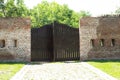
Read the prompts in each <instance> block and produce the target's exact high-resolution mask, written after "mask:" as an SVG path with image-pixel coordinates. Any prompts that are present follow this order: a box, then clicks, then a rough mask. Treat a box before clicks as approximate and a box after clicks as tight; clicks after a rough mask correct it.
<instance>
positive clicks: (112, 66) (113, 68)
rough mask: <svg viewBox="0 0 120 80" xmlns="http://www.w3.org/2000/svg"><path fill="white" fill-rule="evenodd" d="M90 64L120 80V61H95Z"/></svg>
mask: <svg viewBox="0 0 120 80" xmlns="http://www.w3.org/2000/svg"><path fill="white" fill-rule="evenodd" d="M88 63H89V64H91V65H93V66H95V67H97V68H99V69H101V70H102V71H104V72H106V73H108V74H109V75H111V76H113V77H115V78H117V79H118V80H120V60H95V61H88Z"/></svg>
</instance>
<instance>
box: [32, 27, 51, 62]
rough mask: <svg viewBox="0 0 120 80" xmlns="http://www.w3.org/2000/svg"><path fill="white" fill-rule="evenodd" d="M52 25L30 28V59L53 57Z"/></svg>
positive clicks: (43, 59) (44, 59) (47, 59)
mask: <svg viewBox="0 0 120 80" xmlns="http://www.w3.org/2000/svg"><path fill="white" fill-rule="evenodd" d="M52 30H53V29H52V25H45V26H43V27H41V28H33V29H31V60H32V61H51V60H52V59H53V31H52Z"/></svg>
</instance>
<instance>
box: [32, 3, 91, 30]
mask: <svg viewBox="0 0 120 80" xmlns="http://www.w3.org/2000/svg"><path fill="white" fill-rule="evenodd" d="M84 16H90V14H89V13H88V12H85V11H81V12H79V13H77V12H74V11H73V10H71V9H69V8H68V6H67V5H65V4H64V5H59V4H58V3H56V2H52V3H48V2H47V1H42V2H41V3H40V4H38V5H37V6H36V7H34V8H33V9H32V10H31V20H32V27H40V26H42V25H46V24H49V23H52V22H53V21H57V22H60V23H63V24H67V25H69V26H72V27H75V28H78V27H79V19H80V18H81V17H84Z"/></svg>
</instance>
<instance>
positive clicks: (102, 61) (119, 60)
mask: <svg viewBox="0 0 120 80" xmlns="http://www.w3.org/2000/svg"><path fill="white" fill-rule="evenodd" d="M86 62H100V63H105V62H120V59H117V60H104V59H103V60H87V61H86Z"/></svg>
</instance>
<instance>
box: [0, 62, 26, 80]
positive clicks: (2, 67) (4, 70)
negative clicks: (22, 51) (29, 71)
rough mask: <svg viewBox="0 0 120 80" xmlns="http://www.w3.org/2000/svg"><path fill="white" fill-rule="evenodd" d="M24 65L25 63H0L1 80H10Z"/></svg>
mask: <svg viewBox="0 0 120 80" xmlns="http://www.w3.org/2000/svg"><path fill="white" fill-rule="evenodd" d="M23 66H24V63H13V62H12V63H3V62H2V63H0V80H9V79H10V78H11V77H12V76H14V75H15V73H16V72H18V71H19V70H20V69H21V68H22V67H23Z"/></svg>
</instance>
